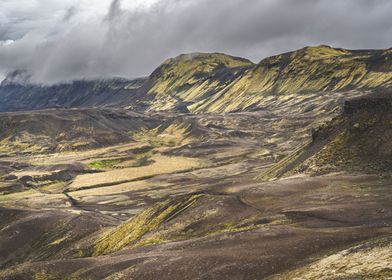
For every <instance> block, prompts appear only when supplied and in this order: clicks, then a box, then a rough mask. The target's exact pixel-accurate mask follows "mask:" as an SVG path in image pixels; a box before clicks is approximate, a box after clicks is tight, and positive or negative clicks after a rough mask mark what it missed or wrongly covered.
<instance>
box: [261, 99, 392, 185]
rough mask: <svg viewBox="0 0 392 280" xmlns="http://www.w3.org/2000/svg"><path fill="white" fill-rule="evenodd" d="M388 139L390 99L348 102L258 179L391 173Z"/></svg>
mask: <svg viewBox="0 0 392 280" xmlns="http://www.w3.org/2000/svg"><path fill="white" fill-rule="evenodd" d="M386 96H387V95H386ZM391 137H392V99H391V98H390V97H385V96H384V97H377V96H369V97H364V98H358V99H353V100H348V101H346V102H345V104H344V109H343V112H342V114H341V115H339V116H337V117H335V118H334V119H332V120H331V121H330V122H328V123H326V124H324V125H322V126H320V127H319V128H318V129H317V130H315V131H314V132H313V134H312V141H311V142H310V143H308V144H306V145H304V146H303V147H301V148H300V149H299V150H297V151H295V152H294V153H292V154H291V155H289V156H288V157H286V158H285V159H283V160H282V161H281V162H279V163H277V164H276V165H275V166H274V167H272V168H271V169H270V170H268V171H267V172H265V173H263V174H262V175H261V176H260V179H263V180H266V179H271V178H276V177H282V176H289V175H294V174H297V173H308V174H311V175H319V174H326V173H331V172H354V173H355V172H361V173H385V172H391V171H392V160H391V158H392V143H391V141H390V139H391Z"/></svg>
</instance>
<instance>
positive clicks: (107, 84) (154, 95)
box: [0, 45, 392, 112]
mask: <svg viewBox="0 0 392 280" xmlns="http://www.w3.org/2000/svg"><path fill="white" fill-rule="evenodd" d="M22 73H23V72H22ZM26 76H27V74H26V73H23V77H26ZM391 87H392V49H387V50H355V51H352V50H344V49H335V48H331V47H329V46H324V45H321V46H316V47H306V48H303V49H300V50H297V51H293V52H289V53H284V54H281V55H277V56H273V57H269V58H266V59H264V60H262V61H261V62H260V63H258V64H253V63H252V62H251V61H249V60H247V59H243V58H238V57H233V56H229V55H225V54H220V53H211V54H208V53H194V54H185V55H180V56H178V57H176V58H172V59H168V60H166V61H165V62H164V63H163V64H162V65H160V66H159V67H158V68H157V69H156V70H155V71H154V72H153V73H152V74H151V75H150V77H148V78H145V79H137V80H126V79H109V80H93V81H74V82H72V83H68V84H59V85H54V86H39V85H31V84H28V83H26V78H23V79H19V76H18V75H15V73H14V74H12V75H10V76H9V77H8V78H7V79H6V80H5V81H3V83H2V84H1V86H0V104H1V105H0V111H15V110H27V109H42V108H53V107H93V106H99V107H108V106H115V107H119V106H120V107H125V108H132V109H134V110H149V111H180V112H237V111H254V110H259V109H263V108H264V107H266V106H268V105H269V104H270V102H271V99H276V98H277V97H278V98H288V97H289V96H292V95H296V94H302V95H304V94H305V95H306V93H317V92H319V93H320V94H323V93H327V92H343V91H358V92H364V91H374V90H382V89H386V88H391Z"/></svg>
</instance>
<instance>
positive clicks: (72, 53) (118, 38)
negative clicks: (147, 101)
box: [0, 0, 392, 84]
mask: <svg viewBox="0 0 392 280" xmlns="http://www.w3.org/2000/svg"><path fill="white" fill-rule="evenodd" d="M391 14H392V1H390V0H99V1H97V0H95V1H94V0H0V80H1V79H2V78H4V76H6V75H7V74H8V73H11V72H13V71H15V70H24V71H26V72H27V73H28V74H29V75H30V76H31V81H32V82H35V83H42V84H53V83H58V82H64V81H70V80H73V79H94V78H109V77H126V78H136V77H142V76H147V75H149V74H150V73H151V72H152V71H153V70H154V69H155V68H156V67H157V66H158V65H159V64H160V63H162V62H163V61H164V60H165V59H167V58H170V57H174V56H177V55H179V54H182V53H191V52H223V53H227V54H231V55H235V56H241V57H245V58H248V59H250V60H252V61H254V62H259V61H260V60H261V59H263V58H265V57H268V56H271V55H275V54H279V53H282V52H287V51H291V50H295V49H299V48H302V47H304V46H308V45H320V44H326V45H330V46H333V47H342V48H348V49H364V48H390V47H392V20H391Z"/></svg>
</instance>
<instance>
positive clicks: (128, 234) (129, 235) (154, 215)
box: [92, 194, 203, 256]
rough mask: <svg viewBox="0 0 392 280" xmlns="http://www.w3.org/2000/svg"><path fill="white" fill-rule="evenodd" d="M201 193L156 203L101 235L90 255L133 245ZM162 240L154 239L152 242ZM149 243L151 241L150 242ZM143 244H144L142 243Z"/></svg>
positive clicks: (195, 199) (191, 202) (189, 204)
mask: <svg viewBox="0 0 392 280" xmlns="http://www.w3.org/2000/svg"><path fill="white" fill-rule="evenodd" d="M202 196H203V195H202V194H196V195H190V196H189V197H188V198H187V199H184V200H181V201H171V202H169V203H158V204H156V205H155V206H152V207H150V208H148V209H146V210H144V211H143V212H141V213H140V214H138V215H136V216H135V217H133V218H131V219H130V220H128V221H126V222H125V223H123V224H121V225H120V226H118V227H116V228H114V229H113V230H110V231H109V232H107V233H106V234H104V235H103V237H102V238H101V239H99V240H98V241H97V243H96V244H95V245H94V247H93V252H92V256H100V255H106V254H109V253H112V252H115V251H118V250H120V249H122V248H124V247H126V246H129V245H134V247H137V242H138V241H139V240H140V239H141V238H142V237H143V236H144V235H145V234H147V233H149V232H151V231H152V230H154V229H156V228H158V227H159V225H161V224H162V223H164V222H168V221H170V220H171V219H173V218H174V217H176V216H177V215H179V214H180V213H182V212H183V211H185V210H186V209H188V208H189V207H190V206H191V205H193V203H195V202H196V201H197V200H198V199H199V198H200V197H202ZM161 242H162V240H154V242H153V243H154V244H157V243H161ZM150 244H151V243H150ZM143 245H145V244H144V243H143ZM139 246H140V245H139Z"/></svg>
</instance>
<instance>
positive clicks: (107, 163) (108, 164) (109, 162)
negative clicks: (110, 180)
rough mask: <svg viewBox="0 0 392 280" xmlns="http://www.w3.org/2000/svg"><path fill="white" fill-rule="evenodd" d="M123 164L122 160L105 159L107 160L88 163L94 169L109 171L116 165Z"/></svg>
mask: <svg viewBox="0 0 392 280" xmlns="http://www.w3.org/2000/svg"><path fill="white" fill-rule="evenodd" d="M120 162H121V160H120V159H105V160H97V161H92V162H90V163H88V164H87V165H88V167H90V168H94V169H109V168H114V167H115V165H116V164H119V163H120Z"/></svg>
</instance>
